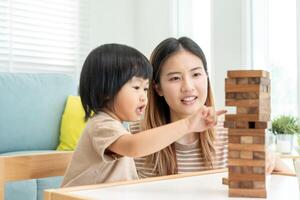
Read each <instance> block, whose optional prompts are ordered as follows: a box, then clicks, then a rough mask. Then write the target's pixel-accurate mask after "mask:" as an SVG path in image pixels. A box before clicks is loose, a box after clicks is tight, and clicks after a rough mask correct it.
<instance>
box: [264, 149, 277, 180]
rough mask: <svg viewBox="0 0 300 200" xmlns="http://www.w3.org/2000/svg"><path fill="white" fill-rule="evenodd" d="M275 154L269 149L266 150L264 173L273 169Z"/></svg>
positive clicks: (268, 172)
mask: <svg viewBox="0 0 300 200" xmlns="http://www.w3.org/2000/svg"><path fill="white" fill-rule="evenodd" d="M275 163H276V155H275V154H274V153H273V152H271V151H268V150H267V151H266V173H267V174H271V173H272V171H273V170H274V169H275Z"/></svg>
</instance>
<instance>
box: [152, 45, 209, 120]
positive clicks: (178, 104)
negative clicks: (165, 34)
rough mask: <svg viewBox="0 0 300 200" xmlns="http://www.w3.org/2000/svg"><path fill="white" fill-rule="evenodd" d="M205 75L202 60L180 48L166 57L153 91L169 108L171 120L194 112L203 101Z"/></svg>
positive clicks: (205, 95) (205, 93)
mask: <svg viewBox="0 0 300 200" xmlns="http://www.w3.org/2000/svg"><path fill="white" fill-rule="evenodd" d="M207 87H208V81H207V75H206V72H205V69H204V67H203V63H202V61H201V59H200V58H199V57H197V56H195V55H194V54H192V53H190V52H188V51H186V50H182V51H179V52H177V53H175V54H174V55H172V56H171V57H169V58H168V59H167V60H166V61H165V62H164V64H163V65H162V67H161V73H160V84H159V85H156V91H157V93H158V94H159V95H160V96H163V97H164V98H165V100H166V102H167V104H168V105H169V107H170V115H171V120H172V121H175V120H178V119H182V118H184V117H187V116H189V115H191V114H193V113H194V112H195V111H196V110H198V109H199V108H200V106H202V105H204V104H205V101H206V98H207Z"/></svg>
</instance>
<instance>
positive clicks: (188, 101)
mask: <svg viewBox="0 0 300 200" xmlns="http://www.w3.org/2000/svg"><path fill="white" fill-rule="evenodd" d="M196 99H197V97H185V98H183V99H182V100H181V101H182V102H183V103H184V104H191V103H194V101H195V100H196Z"/></svg>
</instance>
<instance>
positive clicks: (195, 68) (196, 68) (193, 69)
mask: <svg viewBox="0 0 300 200" xmlns="http://www.w3.org/2000/svg"><path fill="white" fill-rule="evenodd" d="M198 69H203V67H194V68H192V69H191V70H190V71H195V70H198Z"/></svg>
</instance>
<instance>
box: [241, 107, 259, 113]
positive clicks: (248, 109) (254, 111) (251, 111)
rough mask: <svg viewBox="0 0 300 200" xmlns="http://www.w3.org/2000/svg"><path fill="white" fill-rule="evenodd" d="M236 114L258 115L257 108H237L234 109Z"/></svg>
mask: <svg viewBox="0 0 300 200" xmlns="http://www.w3.org/2000/svg"><path fill="white" fill-rule="evenodd" d="M236 113H237V114H258V113H259V107H258V106H257V107H241V106H238V107H237V109H236Z"/></svg>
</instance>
